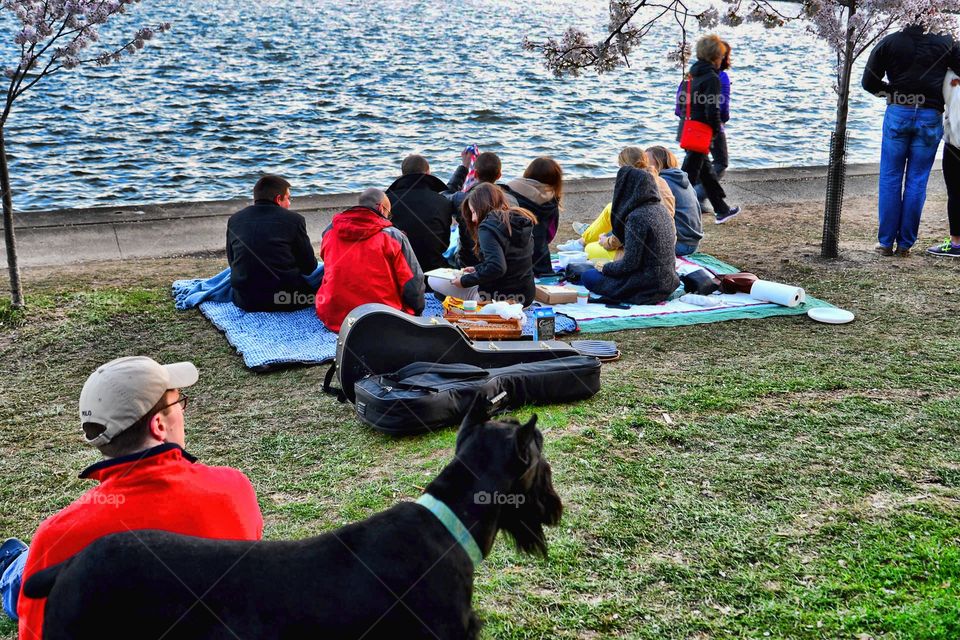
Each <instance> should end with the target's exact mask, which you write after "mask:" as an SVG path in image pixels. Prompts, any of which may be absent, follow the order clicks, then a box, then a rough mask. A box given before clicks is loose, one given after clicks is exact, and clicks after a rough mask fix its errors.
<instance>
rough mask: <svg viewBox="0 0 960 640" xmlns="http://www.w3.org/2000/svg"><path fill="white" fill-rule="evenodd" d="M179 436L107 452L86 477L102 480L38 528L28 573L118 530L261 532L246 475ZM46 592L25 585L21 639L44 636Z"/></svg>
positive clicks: (214, 534)
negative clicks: (199, 455) (39, 594)
mask: <svg viewBox="0 0 960 640" xmlns="http://www.w3.org/2000/svg"><path fill="white" fill-rule="evenodd" d="M195 460H196V459H195V458H194V457H193V456H191V455H190V454H189V453H187V452H185V451H184V450H183V449H181V448H180V447H179V446H177V445H175V444H163V445H159V446H156V447H153V448H152V449H148V450H147V451H145V452H142V453H136V454H133V455H129V456H123V457H120V458H114V459H111V460H104V461H102V462H99V463H97V464H95V465H93V466H91V467H88V468H87V469H86V470H85V471H84V472H83V473H82V474H80V477H81V478H91V479H93V480H98V481H99V482H100V484H99V485H97V486H96V487H94V488H92V489H90V490H89V491H87V492H86V493H85V494H83V495H82V496H80V497H79V498H78V499H77V500H75V501H74V502H73V504H71V505H70V506H68V507H67V508H66V509H64V510H63V511H60V512H59V513H57V514H55V515H53V516H51V517H49V518H47V519H46V520H44V521H43V523H42V524H41V525H40V528H39V529H37V533H36V535H35V536H34V537H33V540H32V541H31V543H30V549H29V550H28V551H27V564H26V567H24V572H23V581H24V583H26V581H27V579H28V578H29V577H30V576H32V575H33V574H34V573H36V572H37V571H40V570H42V569H46V568H47V567H50V566H53V565H55V564H57V563H59V562H63V561H64V560H66V559H67V558H69V557H70V556H72V555H74V554H76V553H78V552H80V551H82V550H83V549H84V547H86V546H87V545H89V544H90V543H91V542H93V541H95V540H97V539H98V538H101V537H103V536H105V535H108V534H111V533H118V532H121V531H128V530H137V529H162V530H164V531H172V532H174V533H182V534H185V535H191V536H200V537H203V538H220V539H230V540H259V539H260V538H261V537H262V536H263V516H262V515H261V514H260V507H259V505H258V504H257V495H256V493H255V492H254V490H253V486H252V485H251V484H250V481H249V480H248V479H247V477H246V476H245V475H243V474H242V473H240V472H239V471H237V470H236V469H230V468H228V467H208V466H206V465H203V464H199V463H196V462H195ZM45 605H46V599H42V600H33V599H31V598H27V597H26V596H24V595H23V594H22V593H21V594H20V599H19V602H18V604H17V614H18V616H19V617H20V638H21V640H40V638H41V629H42V628H43V608H44V606H45Z"/></svg>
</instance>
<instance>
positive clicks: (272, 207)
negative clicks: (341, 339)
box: [227, 175, 317, 311]
mask: <svg viewBox="0 0 960 640" xmlns="http://www.w3.org/2000/svg"><path fill="white" fill-rule="evenodd" d="M253 200H254V202H253V205H252V206H250V207H247V208H246V209H243V210H242V211H240V212H238V213H235V214H233V215H232V216H230V219H229V220H228V221H227V261H228V262H229V263H230V286H231V288H232V290H233V303H234V304H235V305H237V306H238V307H240V308H241V309H243V310H244V311H294V310H296V309H303V308H306V307H309V306H311V305H312V304H313V293H314V291H315V288H314V287H313V286H312V285H311V284H310V283H309V282H307V279H306V276H309V275H310V274H311V273H313V271H314V270H315V269H316V268H317V256H316V254H315V253H314V251H313V246H312V245H311V244H310V236H308V235H307V223H306V221H305V220H304V219H303V216H301V215H300V214H299V213H294V212H292V211H289V207H290V183H289V182H287V181H286V180H284V179H283V178H281V177H280V176H272V175H265V176H263V177H262V178H260V180H258V181H257V184H256V186H254V188H253Z"/></svg>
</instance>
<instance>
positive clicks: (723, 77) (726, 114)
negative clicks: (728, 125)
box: [673, 71, 730, 122]
mask: <svg viewBox="0 0 960 640" xmlns="http://www.w3.org/2000/svg"><path fill="white" fill-rule="evenodd" d="M686 93H687V80H686V78H684V79H683V80H681V81H680V85H679V86H678V87H677V98H676V101H675V104H676V108H675V109H674V110H673V112H674V113H675V114H676V116H677V117H678V118H680V119H681V120H683V119H684V118H686V117H687V109H686V105H685V104H684V101H683V100H682V99H681V97H680V96H684V98H685V97H686ZM728 120H730V76H728V75H727V72H726V71H721V72H720V121H721V122H727V121H728Z"/></svg>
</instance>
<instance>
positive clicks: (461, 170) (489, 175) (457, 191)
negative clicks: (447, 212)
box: [444, 151, 519, 268]
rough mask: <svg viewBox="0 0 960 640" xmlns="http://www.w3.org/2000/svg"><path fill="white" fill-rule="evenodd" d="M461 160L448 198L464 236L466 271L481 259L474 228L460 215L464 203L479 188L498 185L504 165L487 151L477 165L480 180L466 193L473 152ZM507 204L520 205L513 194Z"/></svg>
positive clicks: (460, 253) (461, 259)
mask: <svg viewBox="0 0 960 640" xmlns="http://www.w3.org/2000/svg"><path fill="white" fill-rule="evenodd" d="M461 159H462V161H461V163H460V166H459V167H457V169H456V171H454V172H453V175H452V176H451V177H450V181H449V182H448V183H447V191H446V192H445V193H444V195H445V196H446V197H447V198H448V199H449V200H450V201H451V202H452V203H453V206H454V212H455V214H456V216H457V231H458V233H459V235H460V248H459V249H458V250H457V265H458V266H459V267H461V268H463V267H475V266H476V265H477V264H479V263H480V257H479V256H478V255H476V254H475V253H474V247H475V246H476V241H475V240H474V237H473V236H472V235H471V233H470V225H469V224H468V222H467V221H466V220H464V219H463V217H462V216H461V215H460V212H461V209H462V207H463V203H464V202H465V201H466V199H467V196H469V195H470V193H471V192H472V191H473V189H475V188H476V186H477V185H479V184H483V183H485V182H487V183H490V184H496V182H497V180H499V179H500V177H501V172H502V165H501V163H500V157H499V156H498V155H497V154H495V153H493V152H492V151H484V152H483V153H481V154H480V155H478V156H477V159H476V161H475V162H474V164H473V170H474V174H475V175H476V178H477V181H476V182H475V183H474V184H473V186H471V187H470V188H469V189H467V190H466V191H464V190H463V185H464V183H465V182H466V179H467V174H468V173H469V170H470V154H469V152H467V151H464V152H463V154H461ZM501 186H502V185H501ZM507 204H509V205H510V206H511V207H516V206H519V205H518V204H517V200H516V198H514V197H513V196H512V195H508V196H507Z"/></svg>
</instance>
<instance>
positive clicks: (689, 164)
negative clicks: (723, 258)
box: [678, 35, 740, 224]
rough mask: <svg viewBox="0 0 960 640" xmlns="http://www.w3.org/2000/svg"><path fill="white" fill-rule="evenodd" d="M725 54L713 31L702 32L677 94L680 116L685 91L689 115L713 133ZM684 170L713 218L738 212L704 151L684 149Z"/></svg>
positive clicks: (717, 130)
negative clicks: (700, 189)
mask: <svg viewBox="0 0 960 640" xmlns="http://www.w3.org/2000/svg"><path fill="white" fill-rule="evenodd" d="M726 55H727V46H726V45H725V44H724V42H723V40H721V39H720V38H719V37H717V36H715V35H710V36H705V37H703V38H700V40H698V41H697V61H696V62H695V63H693V66H692V67H690V73H689V74H688V76H687V81H686V82H684V84H683V86H682V90H681V91H680V94H679V100H680V104H679V105H678V107H679V110H680V112H681V113H682V114H683V116H682V117H683V118H686V111H687V94H688V92H689V96H690V97H689V100H690V105H689V106H690V119H691V120H696V121H697V122H703V123H706V124H708V125H710V126H711V127H712V128H713V131H714V137H716V136H719V135H721V134H722V133H723V120H722V117H721V106H722V104H723V93H722V90H721V85H720V65H721V63H722V62H723V59H724V57H725V56H726ZM683 170H684V172H686V174H687V175H688V176H689V177H690V182H691V183H693V185H694V186H696V185H698V184H702V185H703V190H704V191H705V192H706V194H707V199H708V200H710V204H711V205H712V206H713V211H714V215H715V216H716V217H715V218H714V221H715V222H716V223H717V224H723V223H724V222H726V221H728V220H730V219H731V218H733V217H734V216H736V215H737V214H738V213H740V207H731V206H730V205H728V204H727V202H726V200H725V199H726V197H727V194H726V193H725V192H724V190H723V187H722V186H720V180H719V179H718V178H717V174H716V172H715V171H714V168H713V165H712V164H711V163H710V161H709V159H708V158H707V156H706V154H703V153H697V152H695V151H687V155H686V157H685V158H684V160H683Z"/></svg>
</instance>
